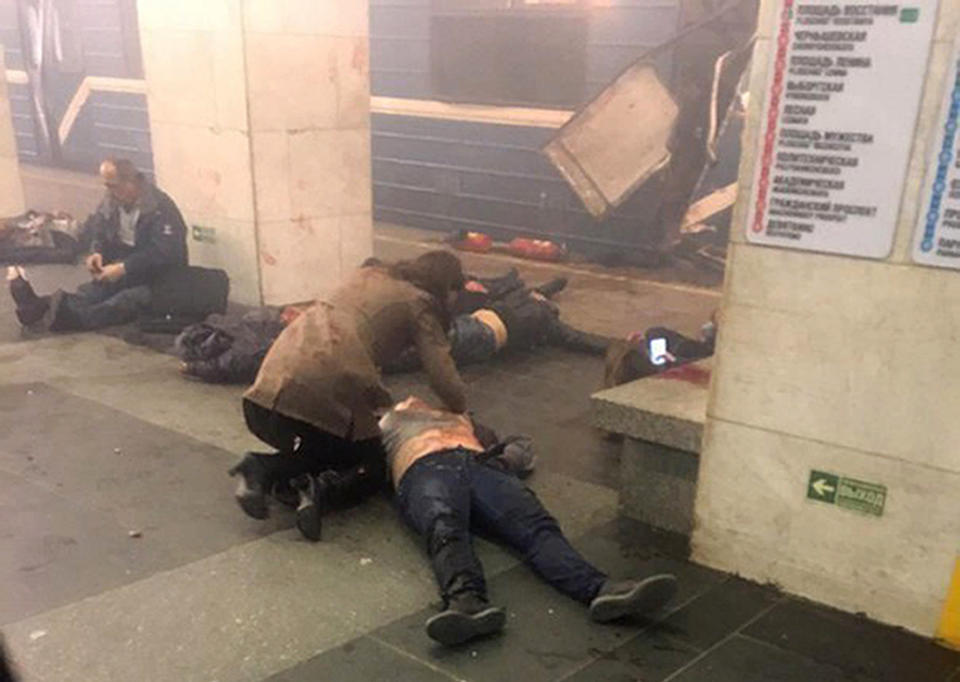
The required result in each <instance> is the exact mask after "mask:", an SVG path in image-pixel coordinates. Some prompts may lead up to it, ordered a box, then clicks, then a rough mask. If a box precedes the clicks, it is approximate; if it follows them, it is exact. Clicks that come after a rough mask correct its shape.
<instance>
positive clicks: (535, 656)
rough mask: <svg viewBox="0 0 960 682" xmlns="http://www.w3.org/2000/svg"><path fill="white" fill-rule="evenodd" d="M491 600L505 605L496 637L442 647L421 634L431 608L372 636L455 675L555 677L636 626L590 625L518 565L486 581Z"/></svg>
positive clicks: (577, 608) (528, 681)
mask: <svg viewBox="0 0 960 682" xmlns="http://www.w3.org/2000/svg"><path fill="white" fill-rule="evenodd" d="M490 599H491V601H492V602H493V603H495V604H498V605H502V606H504V607H505V608H506V609H507V612H508V617H507V627H506V630H505V631H504V632H503V633H502V634H501V635H498V636H495V637H491V638H489V639H486V640H482V641H476V642H473V643H468V644H466V645H464V646H463V647H457V648H445V647H441V646H439V645H436V644H435V643H433V642H432V641H431V640H430V639H428V638H427V636H426V634H425V632H424V628H423V626H424V622H425V621H426V619H427V618H428V617H429V616H431V615H433V613H435V611H433V610H428V609H425V610H423V611H422V612H419V613H416V614H413V615H412V616H409V617H407V618H404V619H401V620H399V621H397V622H396V623H392V624H391V625H388V626H386V627H385V628H383V629H381V630H379V631H377V632H376V633H374V634H375V636H376V637H378V638H380V639H383V640H385V641H387V642H390V643H391V644H393V645H394V646H396V647H398V648H400V649H403V650H404V651H407V652H408V653H410V654H411V655H413V656H415V657H417V658H419V659H421V660H424V661H429V662H430V663H432V664H433V665H436V666H438V667H440V668H442V669H444V670H446V671H448V672H450V673H452V674H453V675H455V676H456V677H457V678H462V679H467V680H471V681H476V682H482V681H485V680H491V681H498V682H499V681H500V680H524V682H537V681H539V680H555V679H558V678H560V677H562V676H564V675H566V674H568V673H570V672H573V671H574V670H575V669H577V668H579V667H580V666H582V665H584V664H585V663H586V662H587V661H588V660H589V659H591V658H593V657H595V652H597V651H601V652H602V651H610V650H612V649H615V648H616V647H618V646H619V645H620V644H622V643H624V642H626V641H627V640H628V639H629V638H630V637H631V636H633V635H634V634H635V633H636V632H637V629H636V627H633V626H629V625H597V624H595V623H592V622H591V621H590V620H589V618H588V616H587V611H586V608H585V607H584V606H582V605H581V604H578V603H576V602H574V601H572V600H570V599H569V598H567V597H564V596H563V595H560V594H559V593H557V592H556V591H555V590H553V589H552V588H550V587H549V586H548V585H546V584H545V583H544V582H543V581H542V580H540V579H539V578H537V577H536V576H535V575H533V574H532V573H531V572H530V571H529V570H528V569H527V568H526V567H524V566H518V567H516V568H513V569H511V570H509V571H507V572H506V573H504V574H502V575H500V576H497V577H496V578H494V579H493V580H491V581H490Z"/></svg>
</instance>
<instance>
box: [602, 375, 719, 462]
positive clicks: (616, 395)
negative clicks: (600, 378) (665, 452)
mask: <svg viewBox="0 0 960 682" xmlns="http://www.w3.org/2000/svg"><path fill="white" fill-rule="evenodd" d="M694 366H696V367H699V368H701V369H704V370H706V371H709V370H710V369H711V366H712V362H711V361H710V360H704V361H701V362H699V363H694ZM708 394H709V390H708V387H707V386H705V385H699V384H694V383H691V382H688V381H681V380H676V379H664V378H662V377H647V378H645V379H639V380H637V381H633V382H630V383H628V384H624V385H623V386H617V387H616V388H611V389H607V390H605V391H600V392H599V393H595V394H594V395H593V396H591V400H590V402H591V421H592V423H593V425H594V426H596V427H597V428H600V429H603V430H604V431H609V432H611V433H617V434H621V435H624V436H629V437H630V438H636V439H639V440H644V441H648V442H651V443H656V444H659V445H665V446H667V447H671V448H675V449H677V450H684V451H686V452H695V453H699V452H700V447H701V443H702V440H703V425H704V423H705V422H706V415H707V397H708Z"/></svg>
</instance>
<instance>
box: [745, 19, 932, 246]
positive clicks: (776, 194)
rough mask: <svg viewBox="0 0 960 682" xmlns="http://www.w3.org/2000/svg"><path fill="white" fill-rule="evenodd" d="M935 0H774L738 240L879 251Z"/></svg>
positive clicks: (892, 217)
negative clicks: (751, 173) (774, 21)
mask: <svg viewBox="0 0 960 682" xmlns="http://www.w3.org/2000/svg"><path fill="white" fill-rule="evenodd" d="M937 5H938V0H915V1H914V2H908V3H901V4H898V3H892V2H891V3H886V2H871V3H867V2H863V1H862V0H861V1H859V2H835V1H834V0H780V5H779V12H780V13H779V15H778V16H779V22H778V25H777V26H776V28H775V30H774V35H775V40H774V41H773V43H772V45H771V56H770V68H769V70H768V73H769V76H768V83H767V86H766V88H765V90H764V92H763V93H762V96H763V97H765V101H764V104H763V109H762V111H763V119H762V123H761V131H760V140H759V149H758V151H757V165H756V171H755V177H754V182H753V195H752V202H751V205H750V210H749V211H748V212H747V214H748V218H747V226H746V230H747V240H748V241H750V242H752V243H756V244H765V245H771V246H781V247H785V248H793V249H801V250H810V251H821V252H826V253H839V254H847V255H853V256H862V257H867V258H886V257H887V256H888V255H889V253H890V250H891V248H892V246H893V238H894V233H895V230H896V223H897V217H898V214H899V212H900V201H901V196H902V194H903V184H904V180H905V178H906V172H907V164H908V162H909V157H910V149H911V147H912V144H913V132H914V128H915V125H916V119H917V112H918V109H919V106H920V96H921V92H922V89H923V83H924V74H925V71H926V65H927V59H928V57H929V52H930V44H931V40H932V37H933V27H934V23H935V18H936V14H937Z"/></svg>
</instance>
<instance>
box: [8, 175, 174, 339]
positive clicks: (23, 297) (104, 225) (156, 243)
mask: <svg viewBox="0 0 960 682" xmlns="http://www.w3.org/2000/svg"><path fill="white" fill-rule="evenodd" d="M100 176H101V177H102V178H103V183H104V185H105V186H106V190H107V192H106V196H105V197H104V199H103V201H102V202H101V203H100V206H99V207H98V208H97V211H96V212H95V213H94V214H93V215H92V216H90V218H89V219H88V220H87V222H86V225H85V226H84V232H86V233H88V234H92V235H93V248H92V253H91V254H90V256H88V257H87V261H86V265H87V270H89V271H90V274H91V276H92V278H93V281H91V282H88V283H86V284H83V285H81V286H80V287H79V288H78V289H77V291H76V293H66V292H63V291H58V292H57V293H55V294H54V295H53V296H38V295H37V294H36V293H35V292H34V290H33V287H32V286H31V285H30V283H29V282H28V281H27V279H26V277H25V273H24V272H23V269H22V268H10V269H9V270H8V272H7V279H8V281H9V284H10V293H11V295H12V296H13V299H14V302H15V303H16V306H17V319H19V320H20V323H21V324H22V325H24V326H25V327H32V326H35V325H38V324H40V323H45V326H46V327H47V328H48V329H49V330H50V331H76V330H85V329H100V328H102V327H109V326H112V325H117V324H125V323H127V322H131V321H133V320H134V319H135V318H136V317H137V315H139V314H140V313H141V312H143V311H144V310H145V309H146V308H147V307H148V306H149V304H150V299H151V290H150V285H151V283H153V282H154V281H156V279H157V278H158V277H160V276H162V275H163V274H164V273H165V272H167V271H168V270H169V269H170V268H171V267H174V266H183V265H186V264H187V227H186V224H185V223H184V221H183V216H181V215H180V211H179V209H177V205H176V204H175V203H174V202H173V200H172V199H171V198H170V197H169V196H167V195H166V194H164V193H163V192H162V191H161V190H159V189H157V188H156V187H154V186H153V185H151V184H150V183H149V182H147V180H146V178H144V176H143V174H142V173H141V172H140V171H138V170H137V169H136V167H135V166H134V165H133V164H132V163H131V162H130V161H127V160H126V159H108V160H107V161H104V162H103V163H102V164H101V165H100Z"/></svg>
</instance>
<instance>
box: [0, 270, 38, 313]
mask: <svg viewBox="0 0 960 682" xmlns="http://www.w3.org/2000/svg"><path fill="white" fill-rule="evenodd" d="M7 283H8V284H9V285H10V296H12V297H13V302H14V303H16V305H17V307H18V308H30V307H32V306H35V305H37V304H38V303H40V300H41V299H40V297H39V296H37V292H35V291H34V290H33V285H32V284H30V282H28V281H27V278H26V277H25V276H24V272H23V268H21V267H18V266H13V265H11V266H10V267H9V268H7Z"/></svg>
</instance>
